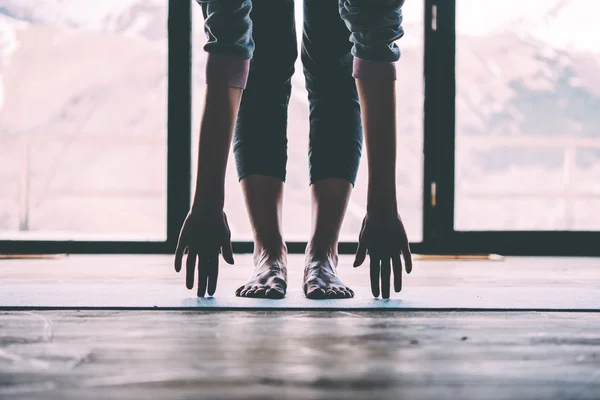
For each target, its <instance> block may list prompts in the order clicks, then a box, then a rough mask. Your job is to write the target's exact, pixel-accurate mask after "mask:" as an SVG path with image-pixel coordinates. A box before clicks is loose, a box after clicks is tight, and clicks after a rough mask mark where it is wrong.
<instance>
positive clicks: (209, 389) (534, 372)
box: [0, 256, 600, 400]
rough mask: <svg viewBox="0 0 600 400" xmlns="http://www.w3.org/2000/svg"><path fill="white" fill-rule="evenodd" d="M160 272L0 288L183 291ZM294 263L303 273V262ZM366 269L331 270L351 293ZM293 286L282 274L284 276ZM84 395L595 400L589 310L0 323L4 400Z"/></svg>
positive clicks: (583, 270)
mask: <svg viewBox="0 0 600 400" xmlns="http://www.w3.org/2000/svg"><path fill="white" fill-rule="evenodd" d="M107 260H111V263H107ZM168 261H169V258H168V257H167V258H165V257H117V256H114V257H113V256H110V257H107V256H102V257H99V256H87V257H86V256H80V257H69V258H66V259H60V260H45V261H18V260H10V261H0V274H1V275H0V276H1V277H2V281H1V284H0V290H1V289H2V287H7V286H6V285H11V284H20V283H23V282H36V283H44V282H46V283H47V284H55V283H56V282H57V280H59V281H62V282H63V284H64V285H69V284H71V283H77V282H90V281H91V282H100V281H101V282H112V283H114V284H115V285H119V284H124V283H131V282H134V281H135V282H141V283H142V284H143V283H144V282H145V283H152V282H156V281H161V282H162V281H164V280H168V281H169V282H171V283H174V282H180V283H181V284H182V285H183V279H184V277H183V275H177V274H175V273H174V272H171V270H170V269H167V267H170V264H169V262H168ZM248 261H249V259H248V258H247V257H239V262H238V266H237V267H236V268H239V271H240V272H239V275H241V276H238V275H236V274H235V273H233V272H226V273H225V275H224V280H227V279H230V280H232V282H234V283H237V282H238V281H240V283H241V282H242V281H243V279H244V278H245V275H246V274H247V273H248V272H250V271H251V270H250V269H249V266H248V265H246V266H244V265H245V264H247V263H248ZM291 261H292V264H299V266H300V267H301V263H302V259H301V257H300V256H295V257H292V259H291ZM348 262H349V259H346V258H344V260H343V263H348ZM109 265H110V266H109ZM152 265H155V266H156V267H157V268H152V267H151V266H152ZM598 265H600V263H599V262H598V260H593V259H551V258H548V259H508V260H507V261H505V262H494V263H480V262H463V263H460V262H456V261H453V262H449V263H441V262H437V261H436V262H417V263H416V265H415V273H414V275H411V276H410V277H409V278H406V279H405V284H406V285H416V286H418V285H431V284H432V282H435V285H438V286H441V285H444V284H445V285H458V286H460V287H462V288H464V290H467V291H468V290H470V289H471V288H474V287H495V286H511V285H513V286H514V285H518V286H519V287H528V286H530V287H532V288H534V287H535V288H540V287H541V288H544V287H547V288H556V287H561V286H562V285H568V286H570V287H573V286H574V285H577V286H579V287H582V288H587V289H590V288H596V289H600V269H599V268H598ZM294 268H295V269H301V268H299V267H294ZM163 270H164V271H163ZM228 271H236V270H235V269H229V270H228ZM363 271H364V272H366V268H365V269H363V270H351V269H348V270H347V272H346V270H342V271H341V275H342V277H343V278H345V279H346V281H347V283H348V284H350V285H353V284H354V283H356V284H363V283H364V282H362V281H361V280H362V279H363V278H365V277H366V276H367V274H364V272H363ZM418 271H420V272H418ZM299 275H300V272H298V271H295V270H294V271H293V272H292V274H291V278H292V279H296V278H298V277H299ZM217 295H219V293H218V294H217ZM225 295H226V294H225V293H223V294H221V296H225ZM88 398H89V399H142V398H143V399H145V398H157V399H365V398H368V399H507V400H508V399H548V400H554V399H557V400H558V399H561V400H562V399H589V400H598V399H600V313H598V312H589V313H583V312H528V313H522V312H492V313H491V312H420V311H377V310H373V311H368V312H355V311H303V312H299V311H268V310H264V311H260V310H259V311H245V312H239V311H220V312H213V311H191V312H186V311H81V310H80V311H77V310H72V311H2V312H0V399H3V400H4V399H88Z"/></svg>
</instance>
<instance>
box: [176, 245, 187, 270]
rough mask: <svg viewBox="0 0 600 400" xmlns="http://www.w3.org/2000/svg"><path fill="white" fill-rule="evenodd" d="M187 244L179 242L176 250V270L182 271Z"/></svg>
mask: <svg viewBox="0 0 600 400" xmlns="http://www.w3.org/2000/svg"><path fill="white" fill-rule="evenodd" d="M184 250H185V246H183V245H180V244H178V245H177V250H175V272H179V271H181V263H182V262H183V252H184Z"/></svg>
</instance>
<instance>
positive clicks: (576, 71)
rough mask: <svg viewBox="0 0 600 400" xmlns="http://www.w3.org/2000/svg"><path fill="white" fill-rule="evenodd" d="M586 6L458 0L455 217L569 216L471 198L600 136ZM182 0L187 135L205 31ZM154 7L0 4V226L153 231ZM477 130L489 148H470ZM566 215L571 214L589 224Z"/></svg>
mask: <svg viewBox="0 0 600 400" xmlns="http://www.w3.org/2000/svg"><path fill="white" fill-rule="evenodd" d="M484 3H485V4H484ZM583 3H585V1H583V2H582V1H579V2H577V1H571V2H564V1H559V0H540V1H539V2H536V6H535V7H533V6H530V5H527V4H524V3H522V2H520V3H519V4H521V6H519V7H516V6H514V7H510V6H506V7H504V8H501V7H490V6H489V5H488V4H487V2H481V1H473V0H469V1H466V0H462V1H460V2H459V10H458V32H457V49H458V55H457V135H458V138H457V144H458V147H457V191H458V196H459V197H458V201H457V215H458V216H459V217H458V221H459V222H460V221H467V222H465V224H463V225H465V226H468V227H470V228H477V227H481V226H483V225H485V224H486V223H487V224H491V225H493V226H494V227H499V229H509V228H510V226H511V225H510V224H514V223H515V222H514V221H515V220H519V221H521V220H522V221H524V222H523V224H525V225H524V226H525V228H528V229H529V228H531V227H540V226H542V227H545V226H550V229H552V228H556V227H559V228H560V227H563V226H566V224H567V222H565V221H566V217H565V218H563V219H559V220H556V221H553V222H548V221H544V219H543V218H544V217H543V213H542V215H541V216H534V215H530V216H528V215H525V214H527V213H526V212H523V211H518V210H517V211H515V212H518V213H520V214H518V215H517V217H504V216H503V213H501V212H498V213H489V212H484V211H481V212H479V211H478V210H479V208H478V206H477V204H479V203H477V201H475V200H473V199H471V198H470V197H469V196H471V194H470V193H471V192H483V193H488V195H489V194H490V193H503V192H511V191H514V190H516V189H519V190H521V189H523V190H525V189H528V190H529V189H532V188H533V189H535V190H538V189H539V190H542V191H548V190H554V188H556V186H557V185H558V186H560V185H561V184H560V183H559V184H557V182H562V179H563V175H564V174H563V169H564V166H565V161H564V157H565V156H564V151H563V149H562V148H560V147H556V148H551V149H547V148H546V147H543V145H545V143H544V141H545V139H546V138H549V139H551V138H555V139H556V138H559V139H560V138H565V137H566V138H577V137H579V138H587V139H592V140H593V139H598V138H600V134H599V130H598V128H599V127H600V117H598V116H597V114H596V110H598V106H599V105H600V62H599V60H600V49H598V48H597V47H596V43H595V42H594V40H593V38H594V37H597V34H595V33H594V32H591V30H593V29H596V31H597V28H594V27H595V25H594V24H589V25H587V26H586V25H585V24H580V23H579V22H577V21H578V18H580V19H581V18H587V19H589V18H590V17H588V16H587V15H588V14H589V15H591V14H593V13H592V12H591V11H592V8H594V7H596V6H594V4H595V3H593V2H592V3H589V2H588V3H589V4H588V3H585V4H588V13H586V12H584V11H581V10H582V7H581V4H583ZM498 4H500V3H498ZM503 4H504V3H503ZM578 4H579V5H580V6H579V7H577V5H578ZM590 4H591V5H590ZM193 6H194V8H193V9H194V22H195V26H194V49H195V52H194V60H193V71H194V83H193V85H194V88H193V90H194V131H197V127H198V124H199V115H200V111H201V109H202V91H203V76H202V71H203V69H204V63H205V54H204V53H203V52H202V51H201V48H202V45H203V43H204V41H205V38H204V35H203V34H202V27H201V24H200V23H199V22H200V19H201V16H200V13H199V12H198V7H197V6H196V5H195V4H194V5H193ZM532 7H533V8H534V9H532ZM590 7H591V8H590ZM421 9H422V5H420V4H419V2H407V8H406V9H405V18H406V19H405V28H406V32H407V36H406V37H405V38H403V39H402V40H401V41H400V43H399V44H400V45H401V47H402V49H403V58H402V60H401V61H400V63H399V64H398V66H397V68H398V82H397V88H398V100H397V101H398V124H399V132H400V137H399V157H398V158H399V163H398V181H399V186H400V192H401V194H400V196H401V200H400V205H401V211H402V214H403V216H404V219H405V220H406V223H407V225H408V228H409V231H410V232H412V237H414V238H415V239H418V238H419V237H420V227H421V215H422V214H421V201H422V200H421V196H422V194H421V191H422V180H423V179H422V162H423V158H422V157H423V156H422V140H423V139H422V137H423V136H422V119H423V116H422V104H423V95H422V92H423V87H422V58H423V53H422V52H423V48H422V31H423V29H422V22H421V19H422V16H421V15H419V12H421ZM594 9H595V8H594ZM467 10H469V13H467ZM167 14H168V9H167V2H166V0H102V1H90V0H53V1H49V0H47V1H40V0H0V185H1V187H2V188H3V190H2V192H0V230H5V231H6V232H8V234H9V235H15V234H16V233H15V232H16V230H18V229H19V226H20V225H22V228H23V220H24V219H23V218H22V217H21V218H20V217H19V215H20V213H24V212H25V211H24V210H26V209H27V210H28V215H29V221H28V222H27V224H25V225H26V226H25V228H27V230H28V231H29V232H31V231H33V232H40V234H43V233H44V232H48V231H63V232H67V233H66V234H68V235H71V233H69V232H76V233H77V234H81V233H89V234H97V233H99V234H107V235H108V234H121V235H142V236H147V235H150V236H156V235H158V236H160V235H161V234H162V232H164V227H165V218H166V207H165V201H166V200H165V196H166V193H165V188H166V89H167V76H166V72H167V69H166V68H167V64H166V63H167V45H166V39H167V36H166V26H167V25H166V23H167ZM475 16H477V17H475ZM564 27H568V29H564ZM558 32H560V34H559V33H558ZM297 70H298V71H299V72H300V71H301V68H300V65H299V68H298V69H297ZM293 84H294V95H293V97H292V101H291V105H290V122H289V130H290V131H289V164H288V182H287V184H286V194H285V196H286V198H285V207H284V213H285V216H284V221H285V229H286V232H289V235H287V236H288V238H290V239H302V238H305V237H306V235H307V234H308V232H309V229H310V217H309V215H310V206H309V199H310V198H309V191H308V173H307V161H306V149H307V145H308V123H307V120H308V111H307V110H308V106H307V103H306V100H305V98H306V97H305V91H304V89H303V87H302V85H303V79H302V76H301V74H298V75H297V76H296V77H295V78H294V81H293ZM511 138H527V140H530V139H531V140H534V139H535V140H537V139H536V138H539V139H540V141H539V145H538V144H535V145H531V144H530V145H528V147H527V148H521V147H519V145H518V143H517V144H515V143H514V142H506V140H512V139H511ZM480 139H484V140H485V141H487V143H488V144H487V148H486V147H485V146H483V147H481V146H480V145H478V146H479V147H474V145H473V144H474V143H475V144H477V143H480V142H481V140H480ZM477 140H480V142H476V141H477ZM523 140H525V139H523ZM561 140H562V139H561ZM506 143H509V144H506ZM536 143H537V142H536ZM25 153H27V154H28V155H29V157H28V159H26V158H25V157H24V156H23V154H25ZM575 163H576V165H575V169H574V170H573V171H572V173H573V174H574V175H573V176H572V177H571V178H570V179H575V177H576V178H577V179H579V180H581V181H585V182H600V153H599V152H594V151H593V149H589V148H583V149H578V150H577V151H576V153H575ZM24 171H29V172H28V173H27V174H26V175H27V176H28V177H29V178H28V179H29V185H26V184H25V183H24V182H27V181H26V180H24V178H23V177H24V176H25V174H24ZM365 172H366V171H365V168H364V163H363V167H361V170H360V173H359V180H358V183H357V186H356V190H355V193H354V195H353V199H352V201H353V203H352V204H351V206H350V211H349V214H348V217H347V219H346V222H345V226H344V228H343V233H344V234H346V235H348V236H347V239H351V240H353V239H354V238H355V236H356V233H357V232H358V228H359V226H360V220H361V216H362V213H363V212H364V204H365V200H366V199H365V184H366V177H365ZM557 176H558V177H559V178H558V180H557ZM116 178H118V179H116ZM227 179H228V188H229V189H228V190H229V193H230V195H229V196H228V200H227V201H228V203H227V210H228V212H229V213H230V217H229V220H230V221H231V222H232V225H233V227H234V230H235V234H234V237H236V238H238V239H239V238H244V239H247V238H248V237H249V235H250V227H249V224H248V221H247V217H246V215H245V211H244V210H243V207H240V206H239V199H240V198H241V197H240V196H241V191H240V189H239V185H238V184H237V179H236V177H235V170H234V168H233V163H231V164H230V168H229V171H228V177H227ZM515 182H517V183H518V184H515ZM27 186H29V190H28V191H25V189H26V188H27ZM467 198H468V199H469V201H468V202H467V200H466V199H467ZM25 199H29V206H27V207H26V206H25V205H26V202H25ZM461 199H465V201H463V200H461ZM497 204H498V207H500V208H501V207H504V206H503V205H502V204H500V203H497ZM507 204H508V203H507ZM527 204H536V203H535V201H534V202H533V203H532V202H531V201H530V203H527ZM527 207H529V206H527ZM532 207H533V206H532ZM549 207H550V206H549ZM551 207H554V206H551ZM507 208H511V207H507ZM481 210H483V208H481ZM490 214H494V215H493V216H490ZM578 215H579V214H578ZM582 215H583V214H582ZM561 218H562V217H561ZM574 218H575V220H574V221H575V222H572V223H573V224H575V225H576V224H582V223H584V222H585V223H587V221H588V220H589V218H588V217H587V216H586V217H577V216H576V217H574ZM578 218H579V219H578ZM19 221H21V222H19ZM485 221H491V222H485ZM577 221H579V222H577ZM519 223H520V222H519ZM482 224H483V225H482ZM548 224H550V225H548ZM552 224H554V225H552ZM599 226H600V223H599ZM484 227H485V226H484ZM28 234H29V233H28ZM292 236H293V237H292Z"/></svg>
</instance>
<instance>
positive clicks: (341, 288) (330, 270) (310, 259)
mask: <svg viewBox="0 0 600 400" xmlns="http://www.w3.org/2000/svg"><path fill="white" fill-rule="evenodd" d="M337 263H338V256H337V255H325V256H316V255H314V254H308V255H307V257H306V266H305V267H304V285H303V287H304V294H305V295H306V297H307V298H309V299H347V298H351V297H354V292H353V291H352V289H350V288H349V287H348V286H346V285H344V282H342V281H341V279H340V278H338V276H337V274H336V267H337Z"/></svg>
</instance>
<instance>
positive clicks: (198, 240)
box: [175, 210, 233, 297]
mask: <svg viewBox="0 0 600 400" xmlns="http://www.w3.org/2000/svg"><path fill="white" fill-rule="evenodd" d="M219 253H221V254H222V255H223V259H224V260H225V261H226V262H227V263H228V264H231V265H233V250H232V248H231V232H230V231H229V225H228V224H227V216H226V215H225V213H224V212H222V211H220V212H216V213H214V212H213V213H203V212H197V211H193V210H192V211H190V212H189V213H188V215H187V217H186V218H185V221H184V223H183V227H182V228H181V232H180V233H179V241H178V242H177V250H176V251H175V271H177V272H179V271H181V264H182V261H183V255H184V254H187V260H186V268H187V271H186V272H187V273H186V278H185V284H186V287H187V288H188V289H190V290H191V289H193V288H194V272H195V270H196V264H198V297H204V294H205V293H206V289H207V282H208V295H209V296H212V295H213V294H214V293H215V291H216V289H217V278H218V276H219Z"/></svg>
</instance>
